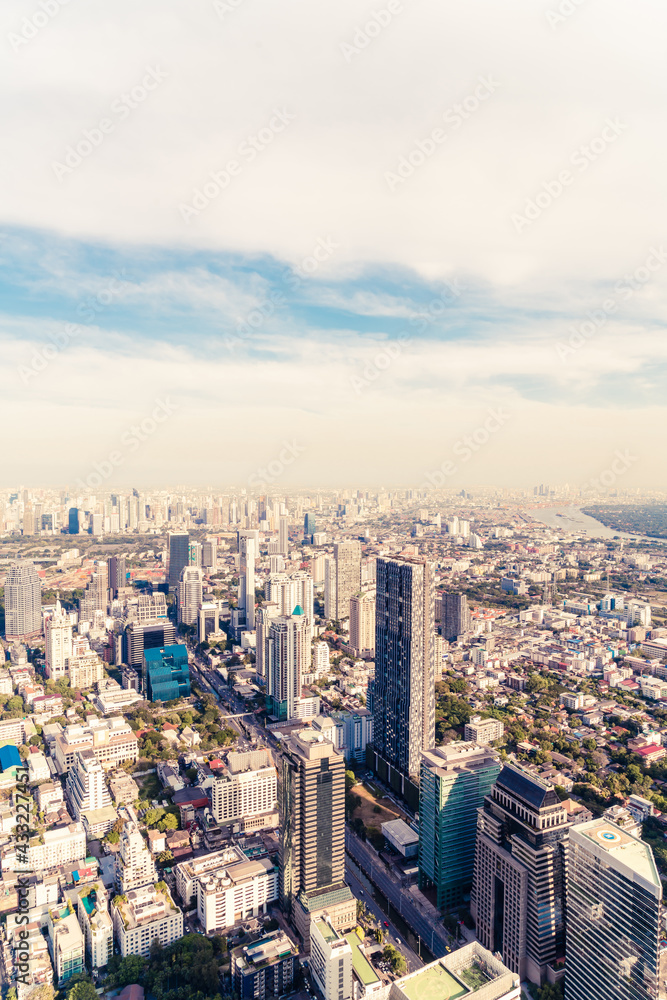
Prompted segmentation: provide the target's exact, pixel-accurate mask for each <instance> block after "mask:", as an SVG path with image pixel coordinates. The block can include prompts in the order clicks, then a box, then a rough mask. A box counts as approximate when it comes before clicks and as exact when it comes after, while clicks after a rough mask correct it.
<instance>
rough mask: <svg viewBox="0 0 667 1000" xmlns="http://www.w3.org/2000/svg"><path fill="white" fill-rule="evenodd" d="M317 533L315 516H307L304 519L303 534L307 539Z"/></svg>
mask: <svg viewBox="0 0 667 1000" xmlns="http://www.w3.org/2000/svg"><path fill="white" fill-rule="evenodd" d="M316 531H317V525H316V523H315V515H314V514H306V515H305V517H304V519H303V533H304V535H305V537H306V538H311V539H312V537H313V535H314V534H315V532H316Z"/></svg>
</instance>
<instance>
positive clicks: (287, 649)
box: [265, 605, 310, 721]
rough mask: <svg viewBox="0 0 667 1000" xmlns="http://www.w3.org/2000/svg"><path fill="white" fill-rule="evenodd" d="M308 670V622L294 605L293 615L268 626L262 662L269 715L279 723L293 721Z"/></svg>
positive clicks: (273, 620)
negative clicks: (302, 683) (279, 721)
mask: <svg viewBox="0 0 667 1000" xmlns="http://www.w3.org/2000/svg"><path fill="white" fill-rule="evenodd" d="M309 666H310V641H309V638H308V620H307V618H306V616H305V615H304V614H303V612H302V608H301V607H300V606H299V605H297V606H296V607H295V608H294V613H293V614H292V615H279V616H278V617H276V618H272V619H271V620H270V622H269V639H268V649H267V655H266V660H265V668H266V695H267V698H266V701H267V711H268V713H269V715H272V716H275V717H276V718H277V719H280V720H281V721H282V720H286V719H293V718H295V717H296V701H297V699H298V698H300V697H301V676H302V674H304V673H306V671H307V670H308V668H309Z"/></svg>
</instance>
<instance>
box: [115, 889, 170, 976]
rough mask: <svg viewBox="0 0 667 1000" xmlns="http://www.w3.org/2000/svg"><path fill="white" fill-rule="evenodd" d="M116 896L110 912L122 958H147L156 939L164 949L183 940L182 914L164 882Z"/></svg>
mask: <svg viewBox="0 0 667 1000" xmlns="http://www.w3.org/2000/svg"><path fill="white" fill-rule="evenodd" d="M124 895H125V896H126V897H127V898H126V899H123V898H122V897H121V896H115V897H114V899H113V901H112V903H111V908H112V911H113V924H114V930H115V932H116V943H117V944H118V948H119V950H120V954H121V956H122V957H123V958H126V957H127V956H128V955H143V957H144V958H147V957H148V956H149V955H150V952H151V945H152V944H153V941H155V940H156V939H157V940H158V941H159V942H160V944H161V945H162V947H163V948H166V946H167V945H169V944H172V943H173V942H174V941H178V939H179V938H181V937H183V913H182V911H181V910H180V909H179V908H178V907H177V906H176V904H175V903H174V901H173V899H172V898H171V895H170V893H169V889H168V888H167V885H166V884H165V883H164V882H160V883H159V884H158V885H145V886H142V887H141V888H138V889H130V890H129V891H128V892H126V893H124Z"/></svg>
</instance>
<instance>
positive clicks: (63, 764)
mask: <svg viewBox="0 0 667 1000" xmlns="http://www.w3.org/2000/svg"><path fill="white" fill-rule="evenodd" d="M88 719H89V723H88V725H86V726H82V725H79V724H78V723H77V724H73V725H71V726H67V728H66V729H65V731H64V732H63V733H62V734H61V735H59V736H56V738H55V740H54V755H55V761H56V766H57V768H58V771H59V773H60V774H64V773H65V772H66V771H69V769H70V768H71V766H72V764H73V763H74V757H75V754H77V753H79V751H81V750H93V751H94V753H95V756H96V757H97V759H98V760H99V762H100V763H101V764H102V766H103V767H111V766H117V765H118V764H123V763H125V761H128V760H129V761H135V760H136V759H137V758H138V756H139V740H138V739H137V736H136V734H135V733H134V732H133V731H132V728H131V726H130V725H129V723H127V722H126V721H125V719H123V718H121V717H120V716H115V717H113V718H111V719H97V718H95V719H93V718H92V717H91V716H89V717H88Z"/></svg>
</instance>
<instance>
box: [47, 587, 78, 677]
mask: <svg viewBox="0 0 667 1000" xmlns="http://www.w3.org/2000/svg"><path fill="white" fill-rule="evenodd" d="M44 630H45V634H46V643H45V658H46V676H47V677H48V678H49V680H54V681H57V680H60V678H61V677H65V676H66V675H67V664H68V661H69V659H70V658H71V656H72V622H71V621H70V616H69V615H68V614H66V613H65V612H64V611H63V610H62V608H61V606H60V601H56V610H55V612H54V613H53V614H52V615H51V617H50V618H47V620H46V625H45V627H44ZM75 686H76V685H74V684H72V687H75Z"/></svg>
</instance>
